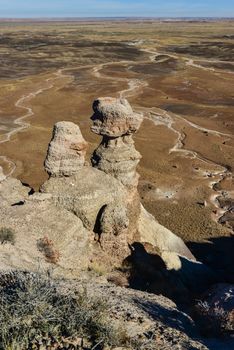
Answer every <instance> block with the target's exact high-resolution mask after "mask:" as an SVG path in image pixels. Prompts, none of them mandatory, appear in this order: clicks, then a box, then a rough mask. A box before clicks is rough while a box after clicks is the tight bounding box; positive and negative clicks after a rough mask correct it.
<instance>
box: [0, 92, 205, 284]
mask: <svg viewBox="0 0 234 350" xmlns="http://www.w3.org/2000/svg"><path fill="white" fill-rule="evenodd" d="M93 110H94V114H93V116H92V117H91V119H92V121H93V126H92V128H91V129H92V131H93V132H95V133H97V134H99V135H101V136H102V137H103V139H102V142H101V144H100V145H99V146H98V148H97V149H96V151H95V152H94V154H93V156H92V159H91V160H92V165H93V166H90V165H88V164H87V163H85V153H86V149H87V143H86V141H85V140H84V139H83V136H82V134H81V132H80V129H79V127H78V126H77V125H75V124H74V123H71V122H59V123H57V124H56V125H55V127H54V130H53V136H52V140H51V142H50V144H49V148H48V153H47V156H46V160H45V170H46V171H47V172H48V174H49V175H50V177H49V179H48V180H47V181H46V182H45V183H44V184H43V185H42V186H41V188H40V192H39V193H34V194H32V193H29V188H27V187H25V186H23V185H22V184H21V183H20V182H19V181H18V180H13V179H11V178H8V179H6V180H3V181H2V182H1V185H0V199H1V201H0V206H1V223H0V229H1V227H2V228H5V227H7V229H10V230H12V231H13V232H15V235H16V237H15V240H14V244H10V245H8V244H6V245H1V246H0V250H1V251H0V252H1V254H0V263H1V264H2V266H4V267H5V268H6V267H8V268H21V269H22V268H23V267H25V269H29V270H33V269H34V270H35V269H37V268H38V259H39V258H40V259H42V260H43V264H44V265H45V266H46V265H48V264H50V261H49V259H48V256H45V252H44V255H43V251H42V249H39V248H40V247H39V248H38V244H39V243H40V242H41V241H43V240H44V241H43V242H44V243H45V242H47V244H48V245H49V246H50V247H49V248H50V250H51V254H52V257H53V255H56V254H57V260H58V261H57V260H56V264H55V271H56V273H57V274H58V275H62V276H71V275H72V276H74V277H75V276H77V275H78V274H80V273H81V271H85V270H86V271H87V268H89V267H90V266H92V265H95V264H96V265H98V266H101V265H102V266H103V268H104V269H105V271H108V270H111V269H113V268H114V267H116V266H118V267H120V266H121V265H122V263H123V262H124V261H126V260H127V258H128V257H130V256H131V254H132V251H133V250H134V247H137V245H136V243H137V244H138V245H141V246H142V247H143V248H142V249H145V254H146V256H147V254H148V250H147V249H148V248H149V250H150V253H149V255H150V254H151V253H152V252H153V253H154V254H157V255H158V257H159V259H161V261H162V264H160V266H165V268H164V270H165V271H166V272H167V271H176V276H177V275H178V276H179V277H178V278H179V279H180V284H182V285H183V286H184V284H187V285H188V286H189V288H190V287H191V286H192V287H193V284H194V281H193V280H194V279H193V271H195V273H196V284H197V283H199V282H198V279H199V278H200V279H201V280H202V281H203V280H204V279H207V275H208V274H209V271H207V270H206V269H204V268H203V265H202V264H200V263H198V262H196V260H195V258H194V257H193V255H192V253H191V252H190V251H189V249H188V248H187V247H186V245H185V244H184V242H183V241H182V240H181V239H180V238H179V237H177V236H176V235H175V234H173V233H172V232H171V231H169V230H168V229H167V228H165V227H163V226H162V225H160V224H159V223H158V222H157V221H156V220H155V218H154V217H153V216H152V215H150V214H149V213H148V212H147V211H146V210H145V209H144V208H143V206H142V205H141V203H140V197H139V194H138V191H137V184H138V177H139V175H138V173H137V170H136V167H137V164H138V162H139V160H140V158H141V155H140V153H139V152H138V151H137V150H136V149H135V146H134V141H133V139H132V135H133V134H134V133H135V132H137V130H138V129H139V127H140V125H141V123H142V119H143V117H142V116H141V115H139V114H136V113H134V112H133V110H132V108H131V106H130V105H129V103H128V102H127V101H126V100H125V99H114V98H99V99H97V100H96V101H95V102H94V104H93ZM7 193H8V194H9V195H8V196H7ZM38 242H39V243H38ZM49 248H48V247H47V248H46V252H47V253H48V249H49ZM47 253H46V254H47ZM55 253H56V254H55ZM16 257H17V258H16ZM52 260H53V259H52ZM156 265H157V264H156ZM157 269H158V266H155V267H154V266H152V267H151V268H150V271H152V276H151V277H150V278H151V279H153V280H154V279H155V278H156V277H155V276H157V273H156V274H155V275H154V271H156V272H157ZM165 276H169V275H168V274H167V273H166V274H165ZM199 276H200V277H199ZM173 278H174V277H173ZM207 280H208V279H207Z"/></svg>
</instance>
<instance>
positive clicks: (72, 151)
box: [45, 122, 87, 177]
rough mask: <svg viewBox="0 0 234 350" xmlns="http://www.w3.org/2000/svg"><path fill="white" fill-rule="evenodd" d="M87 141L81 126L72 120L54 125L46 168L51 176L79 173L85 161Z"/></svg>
mask: <svg viewBox="0 0 234 350" xmlns="http://www.w3.org/2000/svg"><path fill="white" fill-rule="evenodd" d="M86 150H87V142H86V141H85V140H84V138H83V136H82V134H81V132H80V128H79V127H78V126H77V125H76V124H74V123H72V122H58V123H56V124H55V126H54V130H53V136H52V140H51V141H50V144H49V148H48V152H47V156H46V160H45V170H46V171H47V173H48V174H49V175H50V176H53V177H56V176H58V177H59V176H71V175H74V174H76V173H77V171H79V169H80V168H81V167H83V165H84V162H85V154H86Z"/></svg>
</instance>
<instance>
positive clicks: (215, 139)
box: [0, 21, 234, 241]
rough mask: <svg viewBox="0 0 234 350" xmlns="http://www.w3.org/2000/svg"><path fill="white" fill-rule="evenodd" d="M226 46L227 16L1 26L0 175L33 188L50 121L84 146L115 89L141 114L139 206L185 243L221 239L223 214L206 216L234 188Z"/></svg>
mask: <svg viewBox="0 0 234 350" xmlns="http://www.w3.org/2000/svg"><path fill="white" fill-rule="evenodd" d="M233 45H234V38H233V22H232V21H218V22H212V21H211V22H196V21H192V22H180V21H178V22H177V21H175V22H160V21H123V22H121V25H120V23H119V22H118V21H114V22H109V21H105V22H104V23H103V22H100V21H97V22H95V21H91V22H82V23H79V22H68V23H66V22H58V23H56V22H55V23H54V22H52V23H44V22H42V23H40V22H39V23H37V22H36V23H30V21H29V22H25V23H20V22H19V23H7V22H2V23H1V37H0V52H1V68H0V77H1V92H0V107H1V108H0V113H1V114H0V123H1V127H0V130H1V158H0V162H1V166H2V168H3V171H4V174H5V175H9V174H11V175H13V176H14V177H16V178H18V179H20V180H21V181H23V182H24V183H27V184H29V185H30V186H31V187H33V188H34V189H38V188H39V186H40V185H41V184H42V183H43V181H44V180H45V179H46V173H45V172H44V170H43V161H44V156H45V152H46V148H47V145H48V142H49V140H50V131H51V127H52V126H53V124H54V123H55V122H56V121H59V120H70V121H74V122H76V123H78V124H79V126H80V128H81V130H82V133H83V134H84V136H85V138H86V139H87V140H88V142H89V144H90V147H89V152H90V154H91V153H92V150H93V149H94V147H95V146H96V145H97V139H96V138H95V136H93V135H91V134H90V132H89V129H90V121H89V115H90V109H89V107H90V105H91V103H92V101H93V100H94V99H95V98H97V97H98V96H116V97H117V96H120V97H126V98H128V100H129V101H130V102H131V104H132V105H133V107H134V109H135V110H136V111H140V112H142V113H143V114H144V123H143V126H142V128H141V130H140V132H139V134H137V135H136V139H135V140H136V146H137V149H139V150H140V151H141V153H142V155H143V160H142V162H141V165H140V168H139V172H140V174H141V181H140V192H141V196H142V200H143V202H144V203H145V205H146V207H147V208H148V209H149V210H150V211H151V212H152V213H153V214H154V215H155V216H156V217H157V219H158V220H159V221H160V222H161V223H162V224H164V225H165V226H167V227H168V228H170V229H172V230H174V231H175V232H176V233H177V234H178V235H180V236H181V237H182V238H183V239H185V240H186V241H190V240H191V241H201V240H203V239H208V238H216V237H219V236H229V235H230V232H231V230H232V228H233V219H232V216H230V215H229V216H228V217H227V218H224V219H223V220H222V222H224V223H226V224H227V225H226V226H227V227H226V226H225V225H224V226H221V225H219V224H217V223H216V221H217V220H218V219H219V218H220V217H221V216H223V214H224V212H225V209H226V207H227V206H228V204H230V207H231V205H232V203H229V200H228V199H227V198H229V197H232V196H233V192H232V191H233V180H232V169H233V162H234V159H233V130H234V122H233V72H234V70H233V67H234V65H233V50H234V49H233V48H234V46H233ZM222 193H223V194H224V196H225V199H223V198H222V196H223V195H222ZM217 197H220V200H221V203H219V202H217V200H216V198H217ZM230 201H231V200H230ZM224 202H225V203H224ZM227 202H228V204H227ZM220 204H221V205H220ZM220 206H221V208H220ZM191 226H192V227H193V230H192V231H193V232H191Z"/></svg>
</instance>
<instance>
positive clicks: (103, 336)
mask: <svg viewBox="0 0 234 350" xmlns="http://www.w3.org/2000/svg"><path fill="white" fill-rule="evenodd" d="M124 339H125V338H124V333H123V332H122V331H121V330H116V329H114V328H113V327H112V326H111V322H110V319H109V317H108V305H107V303H106V302H105V301H104V300H103V298H102V300H100V299H98V298H94V297H90V296H89V295H88V294H87V292H86V291H85V290H84V291H82V292H72V291H71V290H66V291H64V292H62V291H61V288H59V281H57V282H56V281H55V280H51V278H49V277H48V276H44V275H41V274H36V273H26V272H15V273H8V274H4V275H2V276H1V279H0V349H9V350H22V349H24V350H29V349H42V348H43V349H51V346H52V348H53V349H83V348H85V349H103V347H104V346H105V345H107V344H108V345H109V346H110V347H112V346H114V345H121V344H122V343H123V342H124ZM82 344H83V345H82ZM84 344H86V345H84ZM98 344H99V345H98Z"/></svg>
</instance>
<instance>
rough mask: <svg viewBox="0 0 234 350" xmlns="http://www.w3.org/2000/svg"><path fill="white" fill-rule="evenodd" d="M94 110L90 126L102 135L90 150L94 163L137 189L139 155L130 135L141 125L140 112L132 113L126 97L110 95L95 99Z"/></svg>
mask: <svg viewBox="0 0 234 350" xmlns="http://www.w3.org/2000/svg"><path fill="white" fill-rule="evenodd" d="M93 110H94V114H93V116H92V117H91V119H92V121H93V126H92V127H91V130H92V131H93V132H94V133H96V134H98V135H101V136H102V137H103V138H102V142H101V144H100V145H99V147H98V148H97V149H96V150H95V152H94V153H93V156H92V159H91V161H92V164H93V166H94V167H96V168H98V169H100V170H102V171H104V172H105V173H107V174H110V175H112V176H114V177H115V178H116V179H118V180H119V181H120V182H121V183H122V184H123V185H124V186H126V187H127V188H128V189H129V190H133V189H136V188H137V185H138V178H139V175H138V173H137V171H136V167H137V164H138V163H139V161H140V159H141V155H140V153H139V152H138V151H137V150H136V149H135V146H134V141H133V139H132V135H133V134H134V133H135V132H137V130H138V129H139V128H140V125H141V123H142V120H143V116H142V115H141V114H137V113H134V112H133V110H132V108H131V106H130V104H129V103H128V101H127V100H126V99H116V98H110V97H105V98H99V99H98V100H96V101H94V103H93Z"/></svg>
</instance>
